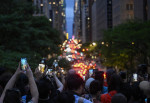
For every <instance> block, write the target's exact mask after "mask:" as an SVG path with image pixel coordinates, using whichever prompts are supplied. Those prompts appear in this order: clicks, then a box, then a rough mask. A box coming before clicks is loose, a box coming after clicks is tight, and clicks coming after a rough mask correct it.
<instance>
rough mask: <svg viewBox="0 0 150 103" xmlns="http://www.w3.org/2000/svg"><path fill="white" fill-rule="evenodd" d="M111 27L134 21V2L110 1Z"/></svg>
mask: <svg viewBox="0 0 150 103" xmlns="http://www.w3.org/2000/svg"><path fill="white" fill-rule="evenodd" d="M112 5H113V7H112V9H113V10H112V11H113V27H114V26H117V25H118V24H121V23H124V22H127V20H131V19H134V0H112Z"/></svg>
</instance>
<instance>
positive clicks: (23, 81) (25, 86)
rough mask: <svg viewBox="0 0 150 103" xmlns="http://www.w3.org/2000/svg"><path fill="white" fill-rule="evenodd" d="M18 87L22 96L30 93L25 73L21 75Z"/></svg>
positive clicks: (17, 82) (17, 83)
mask: <svg viewBox="0 0 150 103" xmlns="http://www.w3.org/2000/svg"><path fill="white" fill-rule="evenodd" d="M16 87H17V88H18V89H19V90H20V92H21V95H22V96H23V95H26V94H27V93H28V91H29V87H28V77H27V76H26V75H25V74H24V73H21V74H20V75H19V78H18V79H17V81H16Z"/></svg>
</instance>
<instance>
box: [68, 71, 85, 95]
mask: <svg viewBox="0 0 150 103" xmlns="http://www.w3.org/2000/svg"><path fill="white" fill-rule="evenodd" d="M66 86H67V89H68V90H72V91H78V93H79V94H82V91H83V87H84V81H83V79H82V77H80V75H79V74H72V75H69V76H68V77H67V78H66Z"/></svg>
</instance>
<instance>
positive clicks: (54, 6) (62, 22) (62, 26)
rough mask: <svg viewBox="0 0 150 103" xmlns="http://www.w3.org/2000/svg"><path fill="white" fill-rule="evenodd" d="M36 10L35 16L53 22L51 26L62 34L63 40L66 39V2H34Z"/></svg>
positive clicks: (35, 0) (47, 0) (51, 0)
mask: <svg viewBox="0 0 150 103" xmlns="http://www.w3.org/2000/svg"><path fill="white" fill-rule="evenodd" d="M34 5H35V7H36V10H35V12H34V14H33V16H46V17H47V18H48V19H49V21H50V22H51V26H52V27H53V28H55V29H57V30H58V31H59V32H60V34H61V39H62V40H64V39H65V34H66V18H65V16H66V15H65V8H66V3H65V0H34Z"/></svg>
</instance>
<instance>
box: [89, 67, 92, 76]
mask: <svg viewBox="0 0 150 103" xmlns="http://www.w3.org/2000/svg"><path fill="white" fill-rule="evenodd" d="M92 74H93V69H89V76H90V77H91V76H92Z"/></svg>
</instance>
